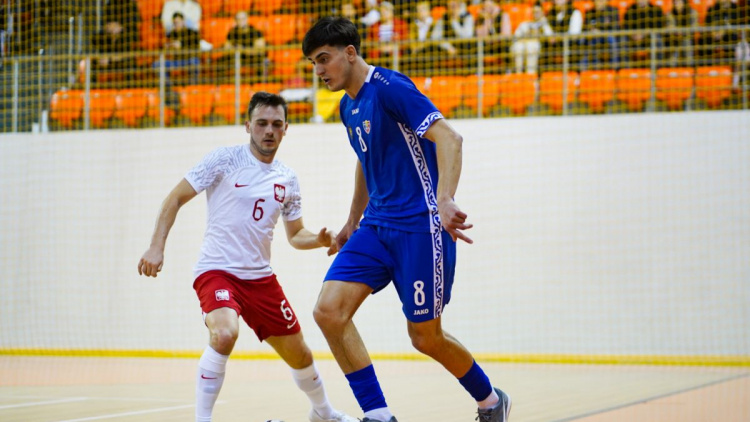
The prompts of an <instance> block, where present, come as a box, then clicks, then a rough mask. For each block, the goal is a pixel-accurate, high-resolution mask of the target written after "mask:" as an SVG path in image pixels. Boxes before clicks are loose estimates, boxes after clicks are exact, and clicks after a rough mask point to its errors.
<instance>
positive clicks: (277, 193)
mask: <svg viewBox="0 0 750 422" xmlns="http://www.w3.org/2000/svg"><path fill="white" fill-rule="evenodd" d="M284 197H286V188H285V187H284V186H283V185H277V184H274V185H273V198H274V199H275V200H276V201H278V202H284Z"/></svg>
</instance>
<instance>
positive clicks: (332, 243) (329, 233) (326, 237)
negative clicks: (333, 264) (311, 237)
mask: <svg viewBox="0 0 750 422" xmlns="http://www.w3.org/2000/svg"><path fill="white" fill-rule="evenodd" d="M318 243H320V244H321V245H323V247H326V246H327V247H328V256H331V255H333V254H335V253H336V252H338V251H339V248H338V243H336V232H335V231H333V230H328V229H327V228H325V227H323V228H322V229H320V232H319V233H318Z"/></svg>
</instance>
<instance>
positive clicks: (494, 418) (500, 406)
mask: <svg viewBox="0 0 750 422" xmlns="http://www.w3.org/2000/svg"><path fill="white" fill-rule="evenodd" d="M495 393H497V396H498V397H500V401H499V402H497V404H496V405H495V407H492V408H490V409H478V410H477V417H476V419H475V420H477V421H479V422H507V421H508V415H510V405H511V400H510V396H509V395H507V394H505V393H503V392H502V391H501V390H500V389H499V388H495Z"/></svg>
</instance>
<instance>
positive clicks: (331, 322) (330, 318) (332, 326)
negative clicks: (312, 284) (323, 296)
mask: <svg viewBox="0 0 750 422" xmlns="http://www.w3.org/2000/svg"><path fill="white" fill-rule="evenodd" d="M313 318H314V319H315V323H316V324H318V327H320V329H321V330H323V332H326V331H328V330H331V331H335V330H337V329H342V328H343V327H344V326H345V325H346V322H347V318H346V316H345V315H343V314H342V313H341V311H340V310H338V309H336V308H335V307H332V306H326V305H325V304H321V303H320V302H318V304H317V305H315V309H314V310H313Z"/></svg>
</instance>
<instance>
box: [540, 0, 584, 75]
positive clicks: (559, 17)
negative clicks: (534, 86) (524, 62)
mask: <svg viewBox="0 0 750 422" xmlns="http://www.w3.org/2000/svg"><path fill="white" fill-rule="evenodd" d="M547 22H549V26H550V27H551V28H552V32H553V33H554V34H555V35H578V34H580V33H581V31H582V30H583V16H582V15H581V11H580V10H578V9H576V8H575V7H573V1H572V0H554V2H553V3H552V8H551V9H550V11H549V13H548V14H547ZM563 44H564V40H563V38H562V37H559V36H553V37H550V38H547V39H546V40H545V42H544V51H545V54H544V57H545V60H544V61H545V65H548V66H552V67H559V66H562V61H563V48H564V47H563ZM578 45H579V39H578V38H571V39H570V41H569V43H568V62H569V63H570V65H571V68H574V67H577V66H578V63H579V55H580V51H579V50H580V49H579V48H578Z"/></svg>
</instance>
